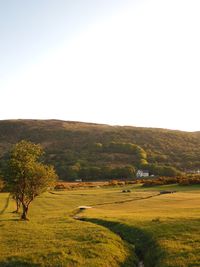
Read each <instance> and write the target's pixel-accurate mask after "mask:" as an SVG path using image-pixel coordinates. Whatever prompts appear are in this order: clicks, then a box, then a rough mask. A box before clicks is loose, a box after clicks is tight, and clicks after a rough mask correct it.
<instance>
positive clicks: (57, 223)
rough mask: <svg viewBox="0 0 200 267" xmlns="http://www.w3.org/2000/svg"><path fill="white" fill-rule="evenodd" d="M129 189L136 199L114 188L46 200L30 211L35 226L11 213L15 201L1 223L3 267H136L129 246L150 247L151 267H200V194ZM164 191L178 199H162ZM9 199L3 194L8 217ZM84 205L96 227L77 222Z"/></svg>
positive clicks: (38, 201) (179, 189) (51, 196)
mask: <svg viewBox="0 0 200 267" xmlns="http://www.w3.org/2000/svg"><path fill="white" fill-rule="evenodd" d="M125 188H129V189H130V190H131V192H130V193H122V190H123V189H124V188H122V187H114V188H111V187H107V188H94V189H82V190H72V191H58V192H54V193H55V194H51V193H45V194H44V195H42V196H41V197H38V198H37V199H36V200H35V201H34V202H33V204H32V205H31V207H30V213H29V215H28V217H29V218H30V221H29V222H23V221H19V220H18V219H19V216H18V215H16V214H13V213H11V212H12V211H13V210H14V202H12V201H11V202H10V204H9V207H8V209H7V210H6V211H5V213H4V214H3V215H1V216H0V233H1V234H0V266H69V267H71V266H91V267H92V266H94V267H95V266H105V267H106V266H133V264H132V263H130V262H131V261H132V262H133V261H134V258H135V256H134V253H133V250H132V249H133V247H131V246H129V245H128V244H127V243H126V242H124V240H127V241H128V242H129V243H132V244H134V245H135V246H136V248H137V249H139V250H141V249H142V248H144V250H145V251H142V252H141V253H143V257H144V260H145V267H149V266H154V267H155V266H157V267H197V266H200V208H199V207H200V187H199V186H192V187H180V186H176V185H173V186H161V187H153V188H143V187H141V186H139V185H137V186H133V185H129V186H126V187H125ZM165 189H166V190H168V189H172V190H175V191H177V192H176V193H174V194H166V195H158V194H159V191H160V190H165ZM151 196H152V197H151ZM6 197H7V194H5V193H2V194H0V209H1V210H2V209H3V206H4V203H5V200H6ZM150 197H151V198H150ZM81 205H87V206H92V207H93V208H92V209H89V210H87V211H85V212H83V213H81V214H79V216H81V217H85V218H87V220H91V219H95V220H96V221H93V222H88V221H78V220H74V219H73V218H72V217H71V216H72V214H74V213H75V211H76V210H77V209H78V206H81ZM106 222H110V223H108V224H107V223H106ZM112 222H118V224H112ZM100 224H101V225H104V226H105V227H103V226H100ZM118 235H121V237H122V238H123V240H122V239H121V238H120V237H119V236H118ZM137 249H136V250H137ZM154 250H155V251H156V252H159V253H158V255H159V260H157V258H156V257H157V255H155V251H154ZM136 252H137V251H136ZM153 257H154V258H155V259H153V261H152V263H150V258H153ZM154 262H156V264H157V265H156V264H154ZM153 264H154V265H153Z"/></svg>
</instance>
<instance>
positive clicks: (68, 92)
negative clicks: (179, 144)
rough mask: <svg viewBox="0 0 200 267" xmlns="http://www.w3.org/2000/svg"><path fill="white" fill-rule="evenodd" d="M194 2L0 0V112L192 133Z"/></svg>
mask: <svg viewBox="0 0 200 267" xmlns="http://www.w3.org/2000/svg"><path fill="white" fill-rule="evenodd" d="M199 14H200V1H199V0H29V1H27V0H0V120H4V119H60V120H70V121H84V122H95V123H105V124H111V125H133V126H143V127H158V128H168V129H178V130H185V131H200V124H199V123H198V121H199V114H200V105H199V102H200V16H199Z"/></svg>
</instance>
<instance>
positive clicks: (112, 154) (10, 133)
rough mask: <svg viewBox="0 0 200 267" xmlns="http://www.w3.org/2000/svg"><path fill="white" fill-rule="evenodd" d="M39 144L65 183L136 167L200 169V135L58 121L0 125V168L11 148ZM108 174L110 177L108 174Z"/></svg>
mask: <svg viewBox="0 0 200 267" xmlns="http://www.w3.org/2000/svg"><path fill="white" fill-rule="evenodd" d="M22 139H25V140H30V141H32V142H34V143H40V144H41V145H42V146H43V147H44V149H45V152H46V155H45V161H46V162H48V163H51V164H53V165H54V166H55V168H56V170H57V172H58V174H59V176H60V178H61V179H64V180H74V179H76V178H80V177H84V178H87V179H88V180H89V179H92V177H94V178H95V179H103V178H105V179H106V178H107V179H109V178H112V177H114V176H115V177H117V176H123V177H125V176H126V174H127V175H130V174H132V175H134V172H135V169H137V168H145V167H146V168H149V169H151V168H153V167H152V166H166V167H174V168H176V169H177V170H180V171H185V170H197V169H200V132H183V131H174V130H167V129H157V128H142V127H131V126H109V125H104V124H94V123H83V122H73V121H59V120H4V121H0V164H1V166H3V165H4V164H5V159H6V157H7V153H8V151H9V150H10V148H11V147H12V145H13V144H15V143H17V142H18V141H20V140H22ZM108 173H109V174H108Z"/></svg>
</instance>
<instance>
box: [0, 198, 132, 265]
mask: <svg viewBox="0 0 200 267" xmlns="http://www.w3.org/2000/svg"><path fill="white" fill-rule="evenodd" d="M6 197H7V195H6V194H0V209H2V208H3V203H4V201H5V198H6ZM81 198H82V197H81V195H79V194H75V195H74V197H73V198H72V197H71V193H67V194H64V195H51V194H45V195H43V196H42V197H40V198H38V199H37V200H36V201H35V202H34V203H33V205H32V207H31V210H30V214H29V215H30V218H31V221H29V222H22V221H18V216H17V215H14V214H12V213H10V212H11V211H12V210H13V209H14V206H13V203H11V204H10V205H9V208H8V210H6V212H5V213H4V214H3V215H2V216H0V231H1V235H0V266H12V267H14V266H20V267H23V266H52V267H57V266H69V267H72V266H85V267H86V266H91V267H93V266H94V267H95V266H102V267H104V266H105V267H106V266H113V267H115V266H129V262H130V260H131V261H133V257H134V255H133V253H132V248H131V247H129V246H128V245H127V244H125V243H124V242H123V241H122V240H121V239H120V238H119V237H118V236H117V235H115V234H113V233H112V232H110V231H109V230H106V229H104V228H102V227H101V226H96V225H95V224H91V223H89V222H84V223H83V222H80V221H76V220H74V219H72V218H70V217H69V216H68V215H69V213H70V212H69V211H70V210H74V209H75V208H76V207H77V206H78V205H79V204H80V203H81V200H80V199H81ZM67 214H68V215H67Z"/></svg>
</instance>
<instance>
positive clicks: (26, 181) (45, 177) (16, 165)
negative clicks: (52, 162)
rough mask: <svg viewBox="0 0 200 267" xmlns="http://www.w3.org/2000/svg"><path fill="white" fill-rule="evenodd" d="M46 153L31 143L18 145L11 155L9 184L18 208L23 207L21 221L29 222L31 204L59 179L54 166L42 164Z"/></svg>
mask: <svg viewBox="0 0 200 267" xmlns="http://www.w3.org/2000/svg"><path fill="white" fill-rule="evenodd" d="M43 153H44V151H43V149H42V147H41V146H40V145H36V144H33V143H31V142H29V141H25V140H23V141H21V142H19V143H17V144H16V145H15V146H14V147H13V149H12V150H11V153H10V158H9V164H8V172H7V183H8V186H9V189H10V193H11V194H12V196H13V198H14V199H15V200H16V203H17V207H18V206H19V204H21V206H22V215H21V219H23V220H27V213H28V209H29V205H30V203H31V202H32V201H33V200H34V198H35V197H37V196H38V195H40V194H41V193H43V192H45V191H46V190H47V189H48V187H49V186H51V185H52V184H53V183H54V182H55V180H56V179H57V175H56V173H55V170H54V168H53V167H52V166H48V165H45V164H43V163H41V162H40V161H39V160H40V157H41V156H42V155H43Z"/></svg>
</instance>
